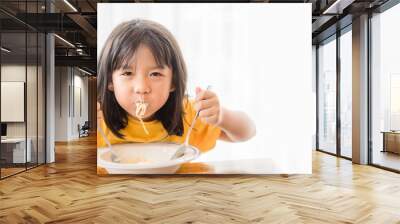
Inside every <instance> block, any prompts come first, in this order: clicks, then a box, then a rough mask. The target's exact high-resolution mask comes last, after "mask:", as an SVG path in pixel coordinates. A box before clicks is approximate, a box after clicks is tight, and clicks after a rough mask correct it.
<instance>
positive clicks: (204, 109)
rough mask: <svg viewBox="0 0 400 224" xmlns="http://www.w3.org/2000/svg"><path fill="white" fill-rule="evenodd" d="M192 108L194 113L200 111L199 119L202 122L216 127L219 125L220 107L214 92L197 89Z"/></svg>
mask: <svg viewBox="0 0 400 224" xmlns="http://www.w3.org/2000/svg"><path fill="white" fill-rule="evenodd" d="M194 107H195V109H196V111H200V113H199V118H200V119H202V120H203V121H205V122H207V123H209V124H212V125H217V126H218V125H219V124H220V122H221V107H220V105H219V99H218V96H217V95H216V94H215V93H214V92H212V91H210V90H202V89H201V88H200V87H197V88H196V100H195V104H194Z"/></svg>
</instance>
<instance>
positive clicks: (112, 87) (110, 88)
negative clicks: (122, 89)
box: [107, 82, 114, 91]
mask: <svg viewBox="0 0 400 224" xmlns="http://www.w3.org/2000/svg"><path fill="white" fill-rule="evenodd" d="M107 87H108V90H110V91H114V86H113V84H112V82H110V83H108V86H107Z"/></svg>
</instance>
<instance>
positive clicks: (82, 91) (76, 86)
mask: <svg viewBox="0 0 400 224" xmlns="http://www.w3.org/2000/svg"><path fill="white" fill-rule="evenodd" d="M55 73H56V77H55V80H56V81H55V85H56V91H55V124H56V133H55V140H56V141H70V140H73V139H77V138H79V132H78V125H80V126H82V125H83V124H84V123H85V121H88V117H89V115H88V114H89V112H88V77H87V76H84V74H83V73H82V72H80V71H79V70H78V69H76V68H73V67H56V72H55Z"/></svg>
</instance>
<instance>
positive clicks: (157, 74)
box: [150, 72, 162, 77]
mask: <svg viewBox="0 0 400 224" xmlns="http://www.w3.org/2000/svg"><path fill="white" fill-rule="evenodd" d="M150 76H154V77H158V76H162V75H161V73H159V72H153V73H151V74H150Z"/></svg>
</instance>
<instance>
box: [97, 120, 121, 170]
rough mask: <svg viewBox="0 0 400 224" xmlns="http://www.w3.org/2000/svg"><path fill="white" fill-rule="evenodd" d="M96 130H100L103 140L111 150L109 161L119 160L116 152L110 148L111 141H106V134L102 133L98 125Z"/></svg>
mask: <svg viewBox="0 0 400 224" xmlns="http://www.w3.org/2000/svg"><path fill="white" fill-rule="evenodd" d="M97 131H98V132H100V135H101V137H103V139H104V141H105V142H106V144H107V146H108V148H109V150H110V152H111V161H112V162H114V163H119V162H121V160H120V159H119V158H118V156H117V154H115V152H114V150H112V148H111V143H110V141H108V138H107V137H106V134H104V131H103V129H102V128H101V127H100V125H97Z"/></svg>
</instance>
